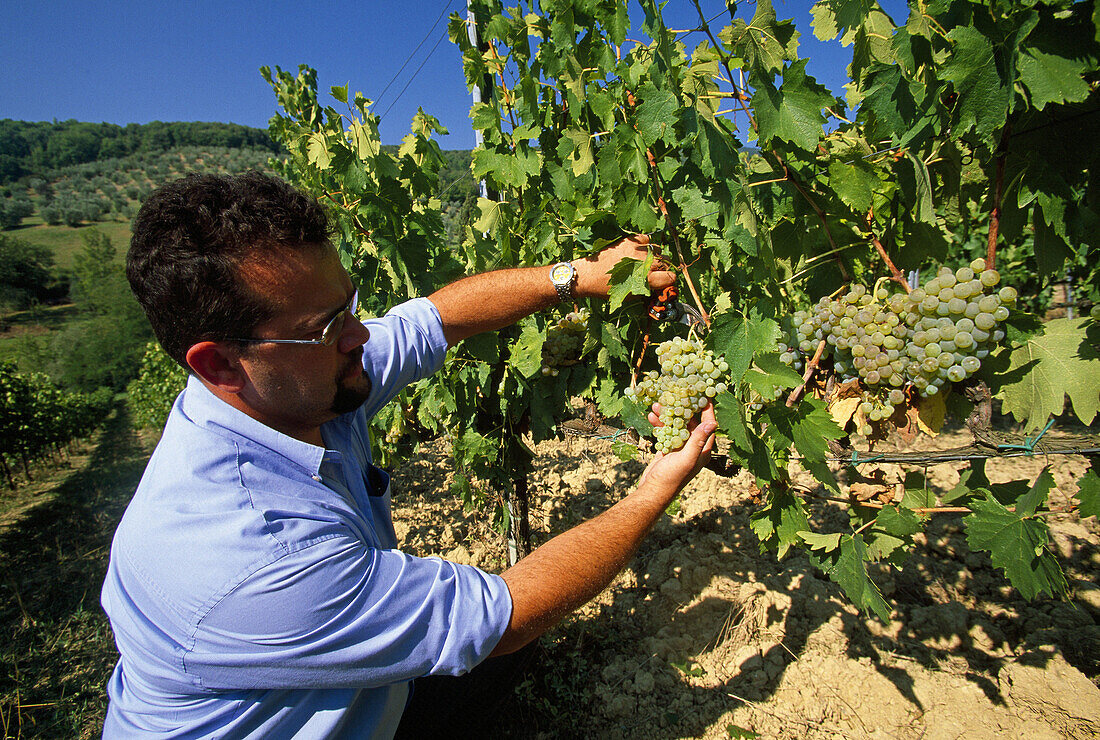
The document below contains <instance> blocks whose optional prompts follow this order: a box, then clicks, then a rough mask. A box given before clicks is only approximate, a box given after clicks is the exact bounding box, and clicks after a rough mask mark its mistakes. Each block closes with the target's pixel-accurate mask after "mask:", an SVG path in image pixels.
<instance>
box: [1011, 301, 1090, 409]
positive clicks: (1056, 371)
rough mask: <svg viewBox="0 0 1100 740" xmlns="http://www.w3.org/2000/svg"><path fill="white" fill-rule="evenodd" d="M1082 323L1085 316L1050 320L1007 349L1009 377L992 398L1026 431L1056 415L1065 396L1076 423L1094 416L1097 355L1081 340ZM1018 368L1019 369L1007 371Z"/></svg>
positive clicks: (1083, 331)
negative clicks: (1076, 420) (1000, 402)
mask: <svg viewBox="0 0 1100 740" xmlns="http://www.w3.org/2000/svg"><path fill="white" fill-rule="evenodd" d="M1087 324H1088V320H1087V319H1054V320H1052V321H1049V322H1047V324H1046V325H1045V326H1044V327H1043V331H1042V332H1041V333H1039V334H1036V335H1033V336H1031V337H1029V338H1027V339H1026V340H1025V341H1023V342H1022V343H1021V344H1020V345H1019V346H1018V347H1015V348H1014V349H1013V350H1012V352H1011V355H1010V357H1009V374H1010V377H1012V379H1010V380H1008V381H1007V382H1005V384H1004V385H1002V386H1001V390H1000V393H998V398H1000V399H1002V400H1003V401H1004V406H1003V409H1004V411H1005V413H1010V414H1012V415H1013V416H1015V417H1016V419H1017V420H1019V421H1021V422H1023V423H1024V424H1025V425H1026V429H1027V431H1034V430H1035V429H1037V428H1039V427H1040V426H1041V425H1042V424H1044V423H1045V422H1046V420H1047V419H1048V418H1049V417H1050V416H1052V415H1053V416H1057V415H1059V414H1061V413H1062V407H1063V405H1064V402H1065V397H1066V394H1069V398H1070V401H1071V402H1072V404H1073V412H1074V413H1075V414H1076V415H1077V418H1078V419H1080V420H1081V422H1082V423H1084V424H1090V423H1092V420H1093V418H1094V417H1095V416H1096V412H1097V410H1098V407H1100V354H1098V353H1097V351H1096V350H1095V349H1094V348H1093V347H1092V346H1091V345H1090V344H1089V343H1088V341H1087V340H1086V336H1085V330H1086V328H1087V326H1086V325H1087ZM1024 366H1027V368H1026V370H1027V371H1026V372H1025V373H1022V374H1018V375H1017V376H1012V375H1011V374H1012V371H1014V370H1017V369H1021V368H1023V367H1024Z"/></svg>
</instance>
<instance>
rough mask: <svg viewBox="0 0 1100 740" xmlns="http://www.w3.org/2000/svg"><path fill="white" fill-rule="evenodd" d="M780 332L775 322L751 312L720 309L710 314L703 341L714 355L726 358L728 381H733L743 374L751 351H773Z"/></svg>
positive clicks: (777, 345) (750, 357)
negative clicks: (722, 311)
mask: <svg viewBox="0 0 1100 740" xmlns="http://www.w3.org/2000/svg"><path fill="white" fill-rule="evenodd" d="M781 336H783V331H782V329H780V328H779V324H778V323H776V322H775V321H774V320H772V319H768V318H763V317H761V316H760V315H759V314H757V313H755V312H751V313H750V314H749V315H748V317H742V316H738V315H737V314H735V313H724V314H720V315H718V316H716V317H714V323H713V325H712V326H711V332H710V335H709V336H708V337H707V344H708V346H709V347H710V348H711V349H712V350H713V351H714V353H715V354H716V355H721V356H723V357H725V358H726V362H728V363H729V366H730V373H729V376H730V381H731V384H735V383H740V382H741V379H742V378H744V377H745V372H746V371H747V370H748V369H749V365H751V364H752V358H753V354H754V353H756V352H758V351H759V352H774V351H775V350H776V349H778V347H779V338H780V337H781Z"/></svg>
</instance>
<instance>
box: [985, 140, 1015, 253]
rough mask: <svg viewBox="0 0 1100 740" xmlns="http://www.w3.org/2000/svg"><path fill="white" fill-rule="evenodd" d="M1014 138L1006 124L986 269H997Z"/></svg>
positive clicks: (994, 192) (998, 160)
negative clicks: (1003, 200) (1007, 166)
mask: <svg viewBox="0 0 1100 740" xmlns="http://www.w3.org/2000/svg"><path fill="white" fill-rule="evenodd" d="M1011 136H1012V124H1011V123H1006V124H1005V127H1004V130H1003V131H1001V143H1000V144H999V145H998V146H997V175H996V179H995V186H994V191H993V210H992V211H991V212H990V214H989V242H988V243H987V244H986V248H985V267H986V269H987V270H994V269H996V267H997V234H998V232H999V231H1000V229H1001V198H1002V197H1003V196H1004V186H1005V160H1006V159H1007V158H1008V139H1009V137H1011Z"/></svg>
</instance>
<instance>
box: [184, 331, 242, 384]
mask: <svg viewBox="0 0 1100 740" xmlns="http://www.w3.org/2000/svg"><path fill="white" fill-rule="evenodd" d="M187 364H188V365H190V366H191V369H192V370H194V371H195V375H197V376H199V378H200V379H202V380H204V381H206V383H207V384H209V385H211V386H213V387H215V388H217V389H219V390H222V391H225V392H227V393H239V392H240V391H241V390H242V389H243V388H244V386H245V384H246V382H247V380H248V378H247V375H246V373H245V371H244V368H242V367H241V363H240V362H239V360H238V353H237V352H236V351H234V350H233V349H231V348H229V347H227V346H226V345H225V344H221V343H219V342H198V343H197V344H193V345H191V349H189V350H187Z"/></svg>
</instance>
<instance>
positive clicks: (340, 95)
mask: <svg viewBox="0 0 1100 740" xmlns="http://www.w3.org/2000/svg"><path fill="white" fill-rule="evenodd" d="M330 91H331V92H332V97H334V98H336V99H337V100H339V101H340V102H341V103H344V104H345V105H346V104H347V102H348V86H347V85H344V86H343V87H336V86H333V87H332V88H330Z"/></svg>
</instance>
